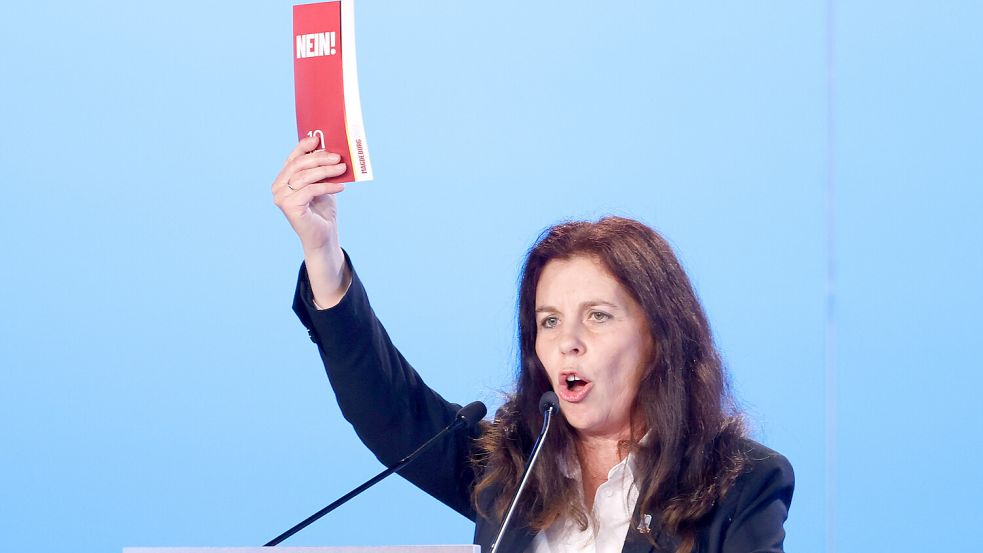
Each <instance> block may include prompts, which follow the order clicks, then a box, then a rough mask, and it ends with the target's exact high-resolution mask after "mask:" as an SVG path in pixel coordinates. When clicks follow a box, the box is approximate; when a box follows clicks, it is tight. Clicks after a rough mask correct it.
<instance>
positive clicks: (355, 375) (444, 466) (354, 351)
mask: <svg viewBox="0 0 983 553" xmlns="http://www.w3.org/2000/svg"><path fill="white" fill-rule="evenodd" d="M345 262H346V263H348V265H349V267H350V268H351V267H352V266H351V260H350V259H349V257H348V254H347V253H346V254H345ZM293 309H294V312H295V313H296V314H297V316H298V317H299V318H300V320H301V322H303V323H304V326H305V327H307V331H308V334H309V335H310V337H311V340H312V341H313V342H314V343H315V344H317V346H318V352H319V353H320V355H321V360H322V361H323V363H324V368H325V370H326V371H327V374H328V380H329V381H330V383H331V387H332V389H333V390H334V393H335V397H336V399H337V401H338V406H339V407H340V408H341V412H342V414H343V415H344V417H345V419H346V420H348V422H350V423H351V424H352V426H353V427H354V428H355V432H356V434H358V437H359V438H360V439H361V440H362V442H363V443H364V444H365V445H366V446H367V447H368V448H369V449H370V450H371V451H372V453H374V454H375V456H376V458H378V459H379V461H381V462H382V463H383V464H384V465H386V466H392V465H394V464H396V463H397V462H398V461H399V460H400V459H402V458H403V457H405V456H406V455H408V454H409V453H410V452H412V451H413V450H415V449H416V448H417V447H419V446H420V445H421V444H423V442H425V441H427V440H428V439H430V438H431V437H433V435H434V434H436V433H437V432H439V431H440V430H441V429H443V428H444V427H445V426H447V425H448V424H450V423H451V422H452V421H453V420H454V416H455V415H456V413H457V411H458V410H459V409H460V408H461V407H460V405H458V404H455V403H451V402H448V401H447V400H445V399H444V398H442V397H441V396H440V395H439V394H438V393H437V392H435V391H433V390H432V389H430V387H428V386H427V385H426V383H425V382H424V381H423V379H422V378H421V377H420V375H419V374H418V373H417V372H416V371H415V370H414V369H413V367H412V366H410V364H409V363H408V362H407V361H406V359H404V358H403V356H402V354H400V352H399V350H397V349H396V347H395V346H394V345H393V344H392V341H391V340H390V339H389V335H388V334H387V333H386V330H385V329H384V328H383V326H382V323H380V322H379V319H378V318H376V316H375V313H374V312H373V311H372V307H371V306H370V305H369V299H368V296H367V295H366V292H365V288H364V287H363V285H362V282H361V280H360V279H359V277H358V274H357V273H355V270H354V269H352V283H351V286H350V287H349V289H348V291H347V292H346V293H345V296H344V298H342V300H341V302H340V303H339V304H338V305H336V306H334V307H332V308H329V309H325V310H319V309H317V308H316V307H315V306H314V302H313V296H312V294H311V290H310V282H309V280H308V277H307V270H306V267H305V266H304V265H301V268H300V275H299V276H298V279H297V288H296V292H295V294H294V302H293ZM471 432H472V434H470V435H469V433H468V432H466V431H458V432H456V433H454V434H453V435H450V436H447V437H446V438H445V440H444V443H442V444H436V445H435V446H434V447H433V448H431V449H430V450H429V451H427V452H425V453H424V454H422V455H421V456H420V457H418V458H417V459H416V460H415V461H414V462H413V463H410V464H409V465H407V466H406V467H404V468H403V469H402V470H400V472H399V474H400V475H401V476H403V477H404V478H406V479H407V480H409V481H410V482H412V483H413V484H414V485H416V486H417V487H419V488H420V489H422V490H423V491H425V492H427V493H428V494H430V495H431V496H433V497H435V498H436V499H438V500H440V501H441V502H443V503H444V504H446V505H447V506H449V507H451V508H452V509H454V510H455V511H457V512H459V513H461V514H462V515H464V516H466V517H468V518H470V519H471V520H474V519H475V516H476V515H475V511H474V508H473V506H472V503H471V499H470V494H471V488H472V485H473V482H474V479H475V473H474V469H473V467H472V466H471V462H470V459H471V449H470V448H471V444H472V443H473V439H474V438H475V437H476V435H475V434H474V432H475V431H471Z"/></svg>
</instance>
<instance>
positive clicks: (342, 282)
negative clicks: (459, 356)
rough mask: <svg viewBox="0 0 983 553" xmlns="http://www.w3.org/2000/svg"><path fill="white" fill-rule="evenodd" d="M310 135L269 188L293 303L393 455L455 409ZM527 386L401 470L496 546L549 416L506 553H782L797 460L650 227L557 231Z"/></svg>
mask: <svg viewBox="0 0 983 553" xmlns="http://www.w3.org/2000/svg"><path fill="white" fill-rule="evenodd" d="M316 145H317V143H316V141H315V140H313V139H305V140H302V141H301V142H300V143H299V144H298V146H297V148H296V149H294V151H293V152H292V153H291V154H290V156H289V157H288V159H287V162H286V163H285V165H284V167H283V170H282V171H281V172H280V174H279V175H278V176H277V178H276V179H275V180H274V183H273V195H274V198H275V202H276V204H277V206H279V207H280V209H281V210H282V211H283V212H284V214H285V215H286V217H287V219H288V221H289V222H290V224H291V225H292V226H293V228H294V230H295V231H296V232H297V234H298V236H299V237H300V240H301V243H302V245H303V247H304V258H305V263H304V266H302V268H301V274H300V278H299V282H298V287H297V292H296V294H295V298H294V310H295V311H296V312H297V315H298V316H299V317H300V318H301V320H302V321H303V322H304V324H305V326H306V327H307V328H308V332H309V333H310V335H311V339H312V340H313V341H314V342H315V343H317V344H318V345H319V350H320V353H321V357H322V359H323V361H324V365H325V367H326V370H327V373H328V376H329V379H330V381H331V384H332V387H333V388H334V390H335V393H336V395H337V398H338V403H339V405H340V407H341V410H342V412H343V414H344V416H345V418H346V419H347V420H349V421H350V422H351V423H352V424H353V426H354V427H355V430H356V432H357V433H358V435H359V437H360V438H361V439H362V441H363V442H364V443H365V444H366V445H367V446H368V447H369V448H370V449H371V450H372V451H373V452H374V453H375V454H376V456H377V457H378V458H379V459H380V460H381V461H382V462H383V463H385V464H387V465H390V464H393V463H395V462H396V461H398V460H399V459H400V458H401V457H402V456H403V455H405V454H406V453H407V452H409V451H411V450H412V449H414V448H415V447H416V446H417V445H419V444H420V443H422V442H423V441H424V440H426V439H427V438H429V437H430V436H431V435H433V434H434V433H436V432H437V431H438V430H439V429H440V428H442V427H443V426H445V425H446V424H448V423H449V422H450V421H451V420H452V419H453V416H454V414H455V412H456V411H457V409H458V408H459V406H457V405H454V404H451V403H449V402H447V401H445V400H444V399H443V398H441V397H440V396H439V395H438V394H437V393H436V392H434V391H433V390H431V389H430V388H428V387H427V386H426V385H425V384H424V383H423V381H422V380H421V379H420V376H419V375H418V374H417V373H416V371H414V370H413V368H412V367H411V366H410V365H409V364H408V363H407V362H406V360H405V359H404V358H403V357H402V356H401V355H400V354H399V352H398V351H397V350H396V348H395V347H394V346H393V345H392V343H391V342H390V341H389V338H388V336H387V335H386V332H385V330H384V329H383V328H382V326H381V324H380V323H379V321H378V319H376V317H375V315H374V314H373V313H372V310H371V307H370V305H369V302H368V299H367V296H366V295H365V290H364V288H363V287H362V285H361V282H360V281H359V279H358V276H357V275H356V273H355V272H354V270H353V269H352V267H351V264H350V261H349V260H348V258H347V256H346V255H345V253H344V252H343V251H342V250H341V247H340V243H339V241H338V233H337V227H336V224H335V220H336V219H335V214H336V209H335V199H334V194H336V193H338V192H340V191H342V190H343V189H344V185H343V184H335V183H324V182H321V181H322V180H323V179H325V178H330V177H332V176H337V175H340V174H342V173H343V172H344V170H345V168H344V164H343V163H341V159H340V157H339V156H338V155H337V154H331V153H327V152H323V151H313V149H314V148H315V147H316ZM519 340H520V344H519V345H520V364H521V366H520V367H519V374H518V382H517V385H516V391H515V393H514V394H513V395H511V396H510V397H509V398H508V400H507V401H506V403H505V405H503V406H502V408H501V409H500V410H499V411H498V413H497V415H496V418H495V421H494V422H490V423H489V422H484V423H482V425H481V427H480V428H479V429H477V430H475V431H474V432H473V433H472V435H466V434H463V433H461V434H459V435H458V436H456V437H455V438H453V440H452V443H449V444H448V445H447V447H446V448H444V449H442V450H431V452H430V453H427V454H425V455H426V458H422V459H419V460H418V461H416V462H415V463H414V464H413V465H410V466H409V467H407V468H406V469H404V470H403V471H402V472H401V474H402V475H403V476H404V477H406V478H407V479H408V480H410V481H411V482H413V483H414V484H416V485H417V486H419V487H420V488H422V489H423V490H424V491H426V492H427V493H429V494H431V495H433V496H434V497H436V498H437V499H439V500H440V501H442V502H444V503H445V504H447V505H448V506H450V507H452V508H454V509H455V510H457V511H458V512H460V513H461V514H463V515H465V516H467V517H469V518H470V519H471V520H474V521H475V523H476V527H475V538H474V541H475V543H477V544H480V545H482V546H483V548H484V550H485V551H489V550H490V549H489V548H490V546H491V542H492V541H493V540H494V539H495V536H496V535H497V532H498V529H499V527H500V525H501V520H502V518H503V515H504V511H505V509H506V507H507V503H508V501H509V498H511V496H512V494H513V492H514V490H515V489H516V487H517V485H518V480H519V477H520V476H521V471H522V467H523V465H524V462H525V459H526V456H527V455H528V452H529V450H530V448H531V446H532V443H533V441H534V439H535V436H536V434H537V433H538V431H539V429H540V427H541V424H542V414H541V413H540V412H539V409H538V401H539V398H540V395H541V394H542V393H543V392H544V391H547V390H550V389H552V390H554V391H555V392H556V393H557V395H558V396H559V401H560V412H561V414H562V417H560V418H559V422H560V424H558V425H556V428H555V431H553V432H551V434H550V436H549V437H548V442H547V443H546V445H545V446H544V451H543V454H542V455H541V457H540V462H539V463H538V465H537V466H536V468H535V470H534V473H533V475H532V479H531V481H530V483H529V488H528V489H527V491H526V492H525V494H524V500H523V502H522V504H521V505H520V509H521V510H520V516H519V517H518V519H519V520H518V521H517V522H518V524H514V526H513V527H512V528H511V529H510V531H509V533H508V534H507V536H506V537H505V538H503V540H502V543H500V544H498V545H497V546H496V547H495V551H496V552H497V553H511V552H514V553H524V552H529V553H547V552H554V553H558V552H567V551H570V552H573V551H592V552H595V551H596V552H597V553H616V552H618V551H625V552H638V553H641V552H645V551H659V552H663V551H664V552H667V553H668V552H676V553H690V552H695V551H699V552H728V553H730V552H733V553H737V552H750V551H756V552H757V551H769V552H771V551H781V550H782V542H783V539H784V535H785V534H784V530H783V523H784V520H785V518H786V516H787V513H788V507H789V504H790V503H791V497H792V489H793V476H792V469H791V466H790V465H789V463H788V461H787V460H786V459H785V458H784V457H782V456H781V455H779V454H778V453H776V452H774V451H771V450H769V449H767V448H765V447H764V446H762V445H760V444H757V443H755V442H753V441H751V440H749V439H747V438H746V436H745V430H744V427H743V425H742V422H741V418H740V416H739V413H738V412H737V411H736V410H735V409H734V407H733V405H732V403H731V401H730V397H729V395H728V393H727V387H726V379H725V375H724V372H723V368H722V365H721V362H720V359H719V356H718V355H717V352H716V350H715V348H714V346H713V342H712V338H711V334H710V329H709V326H708V324H707V321H706V317H705V315H704V313H703V310H702V308H701V306H700V304H699V301H698V300H697V298H696V295H695V293H694V291H693V289H692V286H691V284H690V283H689V280H688V278H687V277H686V275H685V273H684V271H683V270H682V268H681V266H680V265H679V263H678V261H677V260H676V258H675V256H674V254H673V252H672V250H671V248H670V247H669V246H668V244H667V243H666V242H665V241H664V240H663V239H662V238H661V237H660V236H659V235H658V234H656V233H655V232H654V231H652V230H651V229H649V228H647V227H645V226H644V225H642V224H641V223H638V222H636V221H631V220H628V219H621V218H606V219H602V220H601V221H599V222H597V223H588V222H577V223H566V224H562V225H558V226H555V227H552V228H551V229H549V230H548V231H547V232H545V233H544V234H543V236H541V237H540V239H539V240H538V241H537V243H536V244H535V245H534V246H533V248H532V249H531V250H530V252H529V255H528V257H527V259H526V263H525V266H524V268H523V273H522V280H521V284H520V289H519Z"/></svg>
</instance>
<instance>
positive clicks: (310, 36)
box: [293, 0, 372, 182]
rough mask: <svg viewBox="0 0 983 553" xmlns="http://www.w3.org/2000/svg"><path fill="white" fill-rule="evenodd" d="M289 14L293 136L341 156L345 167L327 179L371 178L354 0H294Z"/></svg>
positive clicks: (345, 180)
mask: <svg viewBox="0 0 983 553" xmlns="http://www.w3.org/2000/svg"><path fill="white" fill-rule="evenodd" d="M293 15H294V41H293V43H294V44H293V53H294V93H295V97H296V106H297V138H298V139H302V138H305V137H308V136H313V137H317V138H318V139H319V141H320V145H319V146H318V149H321V150H327V151H329V152H334V153H337V154H340V155H341V159H342V161H343V162H344V163H346V164H347V165H348V168H347V169H346V171H345V173H344V174H342V175H340V176H337V177H333V178H330V179H327V180H328V181H331V182H357V181H366V180H372V163H371V161H370V159H369V148H368V144H366V141H365V128H364V125H363V124H362V105H361V100H360V99H359V93H358V70H357V67H356V61H355V12H354V0H334V1H331V2H320V3H317V4H302V5H297V6H294V14H293Z"/></svg>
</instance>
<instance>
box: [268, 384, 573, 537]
mask: <svg viewBox="0 0 983 553" xmlns="http://www.w3.org/2000/svg"><path fill="white" fill-rule="evenodd" d="M553 397H554V398H555V397H556V396H555V395H554V396H553ZM487 412H488V408H487V407H485V404H484V403H482V402H480V401H474V402H471V403H469V404H467V405H465V406H464V407H462V408H461V409H460V410H459V411H458V412H457V413H456V414H455V415H454V422H452V423H450V424H448V425H447V426H445V427H444V429H443V430H441V431H440V432H438V433H437V434H436V435H435V436H434V437H433V438H430V439H429V440H427V441H426V442H425V443H424V444H423V445H421V446H420V447H418V448H416V451H414V452H413V453H410V454H409V455H407V456H406V457H403V458H402V459H400V461H399V462H398V463H396V464H395V465H393V466H391V467H389V468H387V469H386V470H384V471H382V472H380V473H379V474H377V475H375V476H373V477H372V478H370V479H369V480H367V481H366V482H365V483H364V484H362V485H361V486H359V487H357V488H355V489H354V490H352V491H350V492H348V493H346V494H345V495H343V496H341V497H339V498H338V499H337V500H335V502H334V503H332V504H330V505H328V506H327V507H325V508H323V509H321V510H320V511H318V512H316V513H314V514H313V515H311V516H309V517H307V518H305V519H304V520H302V521H300V522H299V523H297V524H296V525H295V526H294V527H293V528H291V529H289V530H287V531H286V532H284V533H282V534H280V535H279V536H277V537H275V538H273V539H272V540H270V541H269V542H267V543H266V544H265V545H263V547H272V546H274V545H279V544H280V542H282V541H283V540H285V539H287V538H289V537H290V536H292V535H294V534H296V533H297V532H300V531H301V530H303V529H304V528H307V527H308V526H310V524H311V523H313V522H314V521H316V520H317V519H319V518H321V517H323V516H324V515H326V514H328V513H330V512H331V511H334V510H335V509H337V508H338V507H341V506H342V505H344V504H345V503H347V502H348V500H349V499H351V498H353V497H355V496H356V495H358V494H360V493H362V492H364V491H365V490H367V489H369V488H371V487H372V486H374V485H375V484H376V483H378V482H379V481H380V480H382V479H383V478H385V477H387V476H389V475H390V474H392V473H394V472H397V471H398V470H400V469H402V468H403V467H405V466H406V465H408V464H410V463H411V462H412V461H413V460H414V459H416V458H417V457H419V456H420V454H421V453H423V452H424V451H426V450H428V449H430V447H431V446H433V445H434V444H436V443H437V441H438V440H440V438H442V437H443V436H444V434H447V433H448V432H454V431H455V430H459V429H461V428H471V427H473V426H474V425H476V424H478V421H480V420H481V419H482V417H484V416H485V413H487Z"/></svg>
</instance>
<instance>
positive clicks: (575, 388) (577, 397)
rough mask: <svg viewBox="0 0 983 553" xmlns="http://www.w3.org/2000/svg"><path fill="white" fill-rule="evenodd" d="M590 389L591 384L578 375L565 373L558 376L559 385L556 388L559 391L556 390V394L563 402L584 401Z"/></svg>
mask: <svg viewBox="0 0 983 553" xmlns="http://www.w3.org/2000/svg"><path fill="white" fill-rule="evenodd" d="M592 387H593V384H591V382H590V381H589V380H585V379H584V378H583V377H582V376H580V375H579V374H577V373H575V372H565V373H563V374H561V375H560V385H559V386H558V388H559V389H558V390H556V394H557V395H558V396H560V399H562V400H564V401H568V402H570V403H576V402H578V401H581V400H582V399H584V397H585V396H587V392H589V391H590V389H591V388H592Z"/></svg>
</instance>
